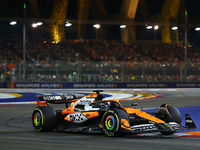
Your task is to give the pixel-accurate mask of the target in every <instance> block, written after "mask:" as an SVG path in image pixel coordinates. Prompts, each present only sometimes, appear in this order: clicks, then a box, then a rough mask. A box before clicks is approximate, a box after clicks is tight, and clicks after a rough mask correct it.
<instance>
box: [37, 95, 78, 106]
mask: <svg viewBox="0 0 200 150" xmlns="http://www.w3.org/2000/svg"><path fill="white" fill-rule="evenodd" d="M36 97H38V98H39V100H40V101H46V102H47V103H53V104H60V103H70V102H76V101H77V100H79V99H78V98H77V96H76V95H74V94H68V95H36Z"/></svg>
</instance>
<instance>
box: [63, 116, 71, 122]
mask: <svg viewBox="0 0 200 150" xmlns="http://www.w3.org/2000/svg"><path fill="white" fill-rule="evenodd" d="M64 119H65V120H67V121H70V122H72V121H71V120H70V119H69V118H68V116H66V117H65V118H64Z"/></svg>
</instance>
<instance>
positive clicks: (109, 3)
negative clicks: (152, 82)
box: [6, 0, 200, 18]
mask: <svg viewBox="0 0 200 150" xmlns="http://www.w3.org/2000/svg"><path fill="white" fill-rule="evenodd" d="M25 1H26V0H8V7H9V8H8V9H9V13H8V14H7V15H6V17H19V16H21V17H22V16H23V3H24V2H25ZM77 1H78V0H69V6H70V7H69V8H68V17H70V18H74V15H75V14H76V13H75V12H74V10H76V6H77ZM122 1H123V0H104V2H105V5H106V8H108V9H107V11H108V13H109V14H114V13H118V12H119V11H120V6H121V4H122ZM184 1H185V5H186V8H187V10H188V15H189V16H196V15H200V9H199V7H200V0H184ZM145 2H146V5H147V7H148V10H149V13H150V14H151V15H155V14H159V13H160V12H161V10H162V6H163V3H164V0H145ZM114 3H115V6H114V7H113V4H114ZM38 5H39V9H40V13H41V16H42V18H48V17H49V16H50V13H51V9H52V6H53V0H38ZM29 7H30V6H29V4H28V3H27V9H28V8H29ZM27 15H30V16H29V17H30V18H31V17H32V16H31V13H30V14H27Z"/></svg>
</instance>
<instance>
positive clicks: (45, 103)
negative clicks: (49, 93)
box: [37, 101, 48, 106]
mask: <svg viewBox="0 0 200 150" xmlns="http://www.w3.org/2000/svg"><path fill="white" fill-rule="evenodd" d="M37 104H38V106H48V104H47V102H46V101H37Z"/></svg>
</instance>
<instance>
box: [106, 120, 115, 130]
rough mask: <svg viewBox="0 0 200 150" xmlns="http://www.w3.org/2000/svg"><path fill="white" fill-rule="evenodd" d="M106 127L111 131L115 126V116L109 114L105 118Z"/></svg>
mask: <svg viewBox="0 0 200 150" xmlns="http://www.w3.org/2000/svg"><path fill="white" fill-rule="evenodd" d="M105 125H106V129H107V130H109V131H111V130H113V129H114V127H115V118H114V117H113V116H108V117H107V118H106V120H105Z"/></svg>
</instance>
